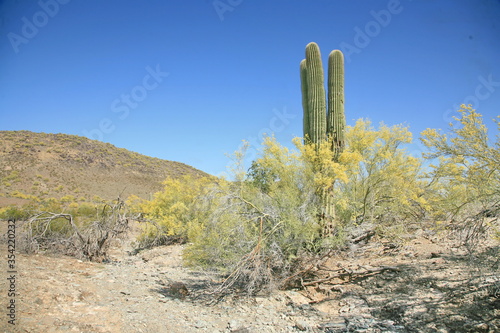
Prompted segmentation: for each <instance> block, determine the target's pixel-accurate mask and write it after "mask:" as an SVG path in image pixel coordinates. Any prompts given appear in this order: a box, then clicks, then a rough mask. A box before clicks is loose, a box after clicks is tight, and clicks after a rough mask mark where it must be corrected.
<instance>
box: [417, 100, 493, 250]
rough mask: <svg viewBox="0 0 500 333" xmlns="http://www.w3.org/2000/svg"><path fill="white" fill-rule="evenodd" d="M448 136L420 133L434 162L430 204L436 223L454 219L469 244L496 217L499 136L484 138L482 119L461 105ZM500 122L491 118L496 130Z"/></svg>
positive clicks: (436, 132) (431, 132)
mask: <svg viewBox="0 0 500 333" xmlns="http://www.w3.org/2000/svg"><path fill="white" fill-rule="evenodd" d="M454 119H455V120H456V123H451V124H450V130H449V133H441V132H440V131H438V130H436V129H427V130H425V131H424V132H422V142H423V143H424V145H425V146H426V147H428V148H429V150H430V152H428V153H427V154H426V155H425V157H426V158H427V159H429V160H431V161H432V162H433V164H431V166H430V167H431V171H430V172H429V178H430V179H431V181H430V184H429V201H431V202H432V207H433V213H434V215H435V217H436V219H438V220H449V221H455V222H456V223H458V224H461V225H462V226H463V227H464V228H463V230H465V234H466V243H471V244H473V243H474V241H475V240H477V238H478V236H479V235H480V234H482V232H483V231H486V229H488V226H494V224H491V222H492V221H491V218H497V217H498V215H500V167H499V166H500V136H499V135H497V137H496V141H495V142H494V141H493V140H491V138H490V137H489V136H488V129H487V127H486V125H485V124H484V123H483V117H482V115H481V114H480V113H478V112H477V111H476V110H475V109H473V108H472V106H471V105H461V108H460V110H458V116H457V117H455V118H454ZM499 119H500V118H496V119H494V122H495V123H496V124H497V126H498V129H499V131H500V121H499Z"/></svg>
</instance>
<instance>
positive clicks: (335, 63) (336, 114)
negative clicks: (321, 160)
mask: <svg viewBox="0 0 500 333" xmlns="http://www.w3.org/2000/svg"><path fill="white" fill-rule="evenodd" d="M327 126H328V127H327V135H328V136H329V138H330V139H331V140H332V141H333V143H332V149H333V151H334V153H335V158H338V156H339V154H340V153H341V152H342V150H343V149H344V145H345V142H344V130H345V114H344V55H343V54H342V52H340V51H339V50H333V51H332V52H330V55H329V56H328V119H327Z"/></svg>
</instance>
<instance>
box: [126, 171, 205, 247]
mask: <svg viewBox="0 0 500 333" xmlns="http://www.w3.org/2000/svg"><path fill="white" fill-rule="evenodd" d="M210 182H211V180H210V179H209V178H199V177H198V178H196V177H193V176H189V175H186V176H183V177H180V178H175V179H174V178H168V179H166V180H165V181H164V182H163V185H164V190H163V191H161V192H157V193H155V195H154V198H153V199H152V200H150V201H146V200H139V199H138V198H131V199H130V200H131V202H134V207H135V211H136V212H138V213H139V212H140V213H141V215H142V218H141V220H142V221H143V222H145V223H144V224H143V232H142V234H141V235H140V237H139V246H140V247H149V246H152V245H161V244H165V243H169V242H184V241H186V239H187V237H188V231H189V229H190V228H195V226H196V224H199V223H202V222H201V220H202V218H203V215H205V214H204V213H203V212H201V211H196V209H195V201H196V199H197V198H198V197H200V196H202V195H203V193H204V189H205V187H206V186H207V185H208V184H210Z"/></svg>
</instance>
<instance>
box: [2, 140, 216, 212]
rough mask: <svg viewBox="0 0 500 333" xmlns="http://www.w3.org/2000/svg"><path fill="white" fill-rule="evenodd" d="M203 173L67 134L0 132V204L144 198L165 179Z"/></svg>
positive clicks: (159, 186) (159, 187)
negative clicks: (132, 196) (32, 201)
mask: <svg viewBox="0 0 500 333" xmlns="http://www.w3.org/2000/svg"><path fill="white" fill-rule="evenodd" d="M186 174H190V175H194V176H203V175H206V174H205V173H203V172H202V171H200V170H197V169H195V168H193V167H190V166H188V165H185V164H182V163H178V162H172V161H166V160H161V159H158V158H153V157H148V156H144V155H141V154H138V153H135V152H131V151H128V150H126V149H122V148H117V147H115V146H113V145H111V144H109V143H103V142H100V141H95V140H90V139H87V138H85V137H81V136H75V135H67V134H46V133H33V132H28V131H0V207H2V206H5V205H9V204H13V203H19V204H21V203H23V202H26V201H28V200H29V199H30V198H33V197H36V198H39V199H48V198H58V199H60V198H63V197H68V196H69V197H68V198H69V199H73V198H74V200H77V201H91V200H95V199H98V198H97V197H99V198H102V199H108V200H109V199H115V198H116V197H117V196H118V195H121V197H122V198H126V197H128V196H129V195H131V194H134V195H137V196H139V197H143V198H148V197H149V196H150V195H151V194H152V193H154V192H156V191H158V190H160V189H161V188H162V185H161V183H162V181H163V180H164V179H165V178H167V177H179V176H181V175H186Z"/></svg>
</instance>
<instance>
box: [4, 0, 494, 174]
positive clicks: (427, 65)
mask: <svg viewBox="0 0 500 333" xmlns="http://www.w3.org/2000/svg"><path fill="white" fill-rule="evenodd" d="M0 32H1V34H0V35H1V39H0V130H30V131H35V132H46V133H68V134H76V135H86V136H89V137H91V138H98V139H101V140H102V141H105V142H110V143H112V144H114V145H116V146H118V147H122V148H127V149H129V150H132V151H136V152H139V153H142V154H146V155H150V156H155V157H159V158H163V159H168V160H175V161H180V162H183V163H187V164H190V165H192V166H194V167H196V168H199V169H201V170H204V171H206V172H209V173H211V174H219V173H221V172H222V171H224V170H225V168H226V166H227V165H228V162H229V160H228V159H227V158H226V156H225V154H227V153H232V152H233V151H235V150H236V149H237V148H238V147H239V145H240V143H241V141H242V140H244V139H246V140H250V141H251V143H253V144H254V146H256V145H257V144H258V141H259V140H258V139H254V138H257V137H258V136H259V133H260V134H262V133H263V132H272V131H274V132H275V135H276V137H277V138H278V140H279V141H280V142H281V143H283V144H286V145H291V144H290V142H291V140H292V138H293V137H296V136H302V106H301V95H300V80H299V63H300V61H301V60H302V59H303V58H304V48H305V46H306V44H307V43H309V42H311V41H315V42H317V43H318V44H319V46H320V48H321V51H322V55H323V58H324V63H325V64H326V58H327V56H328V53H329V52H330V51H331V50H333V49H341V50H343V51H344V55H345V58H346V67H345V72H346V78H345V81H346V82H345V83H346V87H345V94H346V118H347V121H348V124H353V123H354V121H355V120H356V119H358V118H361V117H364V118H370V119H371V120H372V121H373V122H375V123H378V122H379V121H384V122H385V123H387V124H389V125H393V124H399V123H406V124H408V125H409V126H410V129H411V131H412V132H413V133H414V135H415V137H418V133H420V132H421V131H422V130H424V129H425V128H427V127H433V128H443V129H445V128H446V127H447V123H448V121H450V120H451V118H450V117H451V110H453V109H456V107H457V106H458V105H459V104H461V103H462V102H468V103H473V104H474V106H475V107H476V108H477V109H478V111H479V112H481V113H482V114H483V115H485V117H486V118H488V119H491V118H493V117H495V116H497V115H498V114H500V1H498V0H433V1H431V0H413V1H411V0H400V1H397V0H381V1H379V0H372V1H361V0H349V1H347V0H344V1H341V0H286V1H285V0H254V1H250V0H220V1H212V0H183V1H180V0H179V1H168V0H143V1H139V0H135V1H133V0H106V1H102V0H85V1H84V0H71V1H69V0H41V1H29V0H4V1H1V2H0ZM488 124H489V125H491V122H488ZM414 149H416V150H418V147H416V148H414ZM251 153H252V154H253V151H252V152H251Z"/></svg>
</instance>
